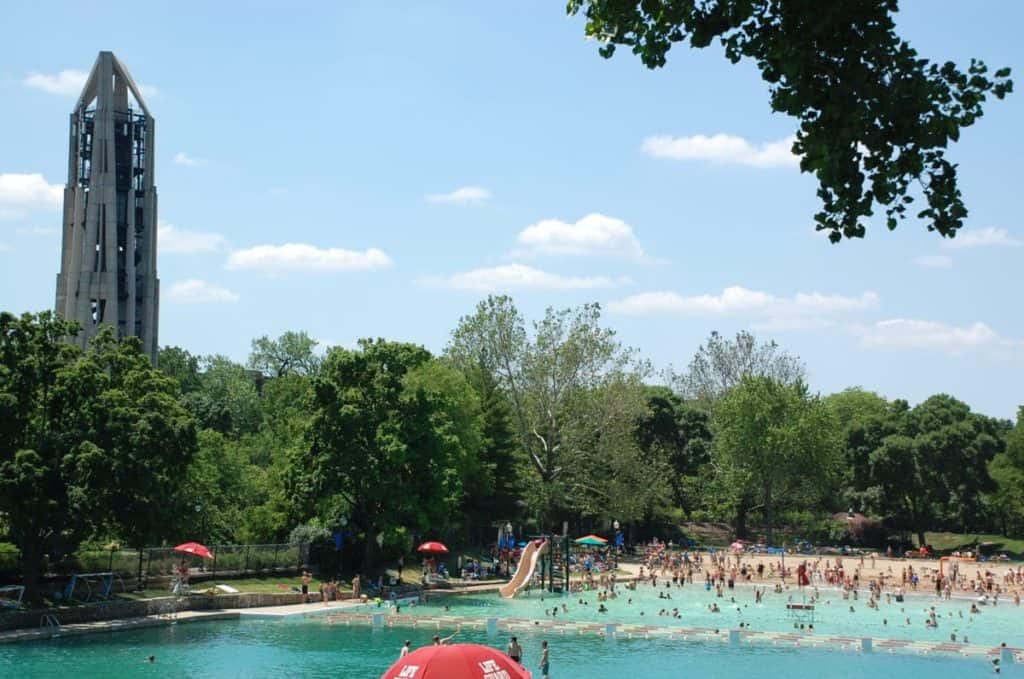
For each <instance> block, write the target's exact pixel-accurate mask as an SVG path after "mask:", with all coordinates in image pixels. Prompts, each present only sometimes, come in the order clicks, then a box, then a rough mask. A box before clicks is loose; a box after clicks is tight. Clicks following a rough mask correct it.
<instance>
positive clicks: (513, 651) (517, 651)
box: [506, 637, 523, 664]
mask: <svg viewBox="0 0 1024 679" xmlns="http://www.w3.org/2000/svg"><path fill="white" fill-rule="evenodd" d="M506 653H508V657H510V658H512V659H513V660H515V661H516V662H517V663H519V664H522V658H523V647H522V646H520V645H519V641H518V640H517V639H516V638H515V637H512V639H511V640H509V642H508V649H507V650H506Z"/></svg>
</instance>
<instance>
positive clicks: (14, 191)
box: [0, 173, 64, 217]
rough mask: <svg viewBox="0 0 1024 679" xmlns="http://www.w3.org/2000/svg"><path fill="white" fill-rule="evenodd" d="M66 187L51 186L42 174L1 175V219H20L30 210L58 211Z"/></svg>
mask: <svg viewBox="0 0 1024 679" xmlns="http://www.w3.org/2000/svg"><path fill="white" fill-rule="evenodd" d="M63 200H64V187H62V186H60V185H59V184H49V183H47V181H46V179H45V178H44V177H43V175H41V174H17V173H7V174H0V217H18V216H21V215H23V214H24V213H25V212H27V211H30V210H57V209H58V208H60V206H61V203H62V202H63Z"/></svg>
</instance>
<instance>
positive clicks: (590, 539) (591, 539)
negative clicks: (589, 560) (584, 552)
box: [576, 535, 608, 547]
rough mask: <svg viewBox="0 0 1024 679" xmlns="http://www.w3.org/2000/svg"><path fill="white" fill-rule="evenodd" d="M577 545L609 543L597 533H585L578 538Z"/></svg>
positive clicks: (602, 545)
mask: <svg viewBox="0 0 1024 679" xmlns="http://www.w3.org/2000/svg"><path fill="white" fill-rule="evenodd" d="M576 544H577V545H593V546H595V547H604V546H605V545H607V544H608V541H607V540H605V539H604V538H602V537H598V536H597V535H584V536H583V537H581V538H580V539H578V540H576Z"/></svg>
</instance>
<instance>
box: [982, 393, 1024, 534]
mask: <svg viewBox="0 0 1024 679" xmlns="http://www.w3.org/2000/svg"><path fill="white" fill-rule="evenodd" d="M988 471H989V475H990V476H991V477H992V479H993V480H994V481H995V484H996V489H995V491H994V492H993V493H992V497H991V512H992V513H993V514H994V515H995V517H996V519H997V521H998V522H999V527H1000V532H1002V533H1003V534H1004V535H1010V536H1013V537H1021V536H1024V407H1021V408H1020V409H1019V410H1018V411H1017V425H1016V426H1015V427H1014V428H1013V429H1011V430H1010V431H1009V432H1007V434H1006V450H1005V451H1003V452H1001V453H998V454H997V455H996V456H995V457H993V458H992V462H990V463H989V466H988Z"/></svg>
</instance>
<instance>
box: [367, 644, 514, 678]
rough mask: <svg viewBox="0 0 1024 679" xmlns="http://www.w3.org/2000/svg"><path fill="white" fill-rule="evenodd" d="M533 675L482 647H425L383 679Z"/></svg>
mask: <svg viewBox="0 0 1024 679" xmlns="http://www.w3.org/2000/svg"><path fill="white" fill-rule="evenodd" d="M532 676H533V675H532V674H530V672H529V671H527V670H526V669H525V668H523V667H522V666H521V665H520V664H519V663H517V662H516V661H515V660H513V659H512V658H510V657H508V656H507V655H505V654H504V653H502V652H501V651H499V650H498V649H496V648H491V647H490V646H481V645H479V644H453V645H451V646H424V647H423V648H421V649H419V650H416V651H413V652H412V653H410V654H409V655H407V656H405V657H404V658H399V659H398V661H397V662H395V664H394V665H392V666H391V667H389V668H388V671H387V672H385V673H384V674H382V675H380V679H406V678H407V677H414V678H415V679H491V677H502V678H504V677H508V679H531V677H532Z"/></svg>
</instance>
